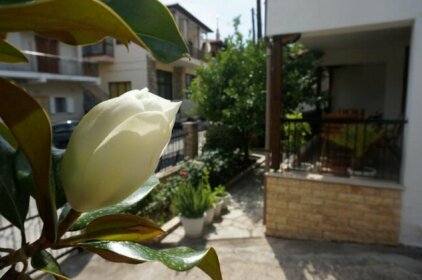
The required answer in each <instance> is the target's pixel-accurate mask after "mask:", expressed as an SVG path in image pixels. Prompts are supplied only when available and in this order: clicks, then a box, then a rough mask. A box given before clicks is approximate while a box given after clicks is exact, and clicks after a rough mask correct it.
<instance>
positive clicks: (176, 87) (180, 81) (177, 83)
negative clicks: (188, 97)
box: [173, 67, 185, 100]
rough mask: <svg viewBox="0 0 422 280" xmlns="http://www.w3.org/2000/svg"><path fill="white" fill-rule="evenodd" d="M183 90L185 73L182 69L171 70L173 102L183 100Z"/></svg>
mask: <svg viewBox="0 0 422 280" xmlns="http://www.w3.org/2000/svg"><path fill="white" fill-rule="evenodd" d="M184 88H185V71H184V69H183V67H174V68H173V100H182V99H183V90H184Z"/></svg>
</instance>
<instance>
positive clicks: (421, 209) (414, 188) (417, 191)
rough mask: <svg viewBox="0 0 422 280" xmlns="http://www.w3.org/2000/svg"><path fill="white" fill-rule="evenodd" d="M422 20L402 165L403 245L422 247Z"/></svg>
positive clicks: (415, 37) (416, 30)
mask: <svg viewBox="0 0 422 280" xmlns="http://www.w3.org/2000/svg"><path fill="white" fill-rule="evenodd" d="M421 61H422V17H419V18H417V19H416V20H415V22H414V25H413V30H412V39H411V44H410V60H409V78H408V87H407V88H408V91H407V107H406V108H407V109H406V119H407V120H408V124H407V125H405V133H404V151H403V164H402V183H403V185H404V188H405V189H404V193H403V197H402V211H401V213H402V216H401V226H400V242H401V243H404V244H406V245H413V246H422V176H421V167H422V121H421V120H422V110H421V108H422V92H421V91H422V79H421V77H422V63H421Z"/></svg>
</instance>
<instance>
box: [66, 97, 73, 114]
mask: <svg viewBox="0 0 422 280" xmlns="http://www.w3.org/2000/svg"><path fill="white" fill-rule="evenodd" d="M66 112H67V113H75V100H74V99H73V97H66Z"/></svg>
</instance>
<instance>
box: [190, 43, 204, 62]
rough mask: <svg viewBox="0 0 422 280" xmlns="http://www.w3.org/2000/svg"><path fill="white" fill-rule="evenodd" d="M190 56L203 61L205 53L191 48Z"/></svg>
mask: <svg viewBox="0 0 422 280" xmlns="http://www.w3.org/2000/svg"><path fill="white" fill-rule="evenodd" d="M189 54H190V55H191V56H192V57H193V58H196V59H203V58H204V52H203V51H202V50H201V49H199V48H197V47H194V46H189Z"/></svg>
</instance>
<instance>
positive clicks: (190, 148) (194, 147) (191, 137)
mask: <svg viewBox="0 0 422 280" xmlns="http://www.w3.org/2000/svg"><path fill="white" fill-rule="evenodd" d="M182 125H183V133H184V134H185V136H184V137H183V142H184V156H185V157H189V158H194V157H195V156H197V155H198V123H197V122H184V123H183V124H182Z"/></svg>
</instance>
